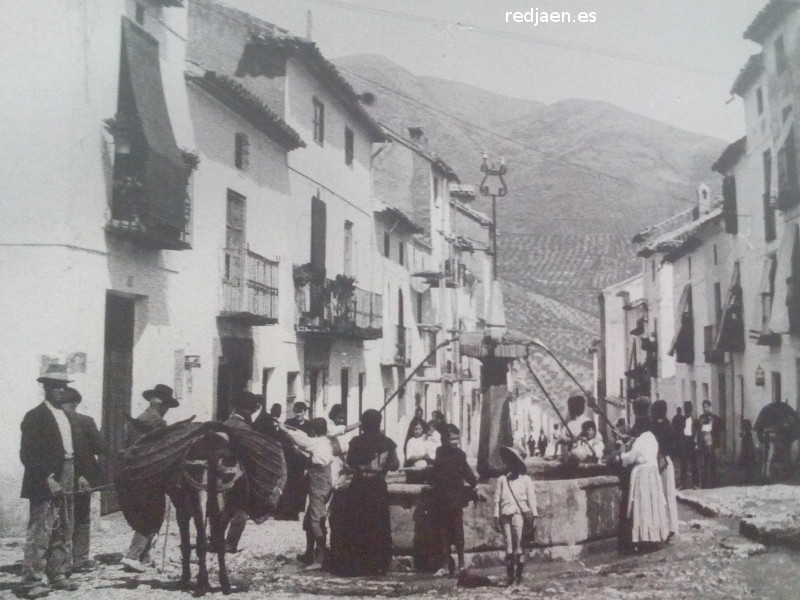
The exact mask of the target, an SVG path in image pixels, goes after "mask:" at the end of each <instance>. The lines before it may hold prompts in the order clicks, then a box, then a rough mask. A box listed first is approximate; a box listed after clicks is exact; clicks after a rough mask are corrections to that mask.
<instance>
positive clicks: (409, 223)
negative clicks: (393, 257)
mask: <svg viewBox="0 0 800 600" xmlns="http://www.w3.org/2000/svg"><path fill="white" fill-rule="evenodd" d="M375 212H376V214H385V215H387V216H389V217H392V218H395V219H397V220H398V221H399V222H400V223H402V224H403V225H404V226H405V227H406V228H407V229H409V230H410V231H411V233H413V234H419V233H423V232H424V231H425V228H424V227H421V226H420V225H418V224H417V223H415V222H414V221H413V220H412V219H411V218H410V217H409V216H408V215H406V214H405V213H404V212H403V211H402V210H400V209H399V208H395V207H393V206H387V205H383V206H380V207H378V210H376V211H375Z"/></svg>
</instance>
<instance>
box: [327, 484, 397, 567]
mask: <svg viewBox="0 0 800 600" xmlns="http://www.w3.org/2000/svg"><path fill="white" fill-rule="evenodd" d="M330 527H331V542H330V560H329V564H328V568H329V569H330V570H331V571H332V572H333V573H336V574H337V575H348V576H352V575H377V574H379V573H385V572H386V571H387V570H388V569H389V565H390V564H391V561H392V531H391V525H390V522H389V492H388V491H387V488H386V481H385V480H384V479H383V477H380V476H372V477H358V476H357V477H354V478H353V481H352V482H351V483H350V486H349V487H347V488H343V489H338V490H336V491H335V492H334V494H333V497H332V498H331V505H330Z"/></svg>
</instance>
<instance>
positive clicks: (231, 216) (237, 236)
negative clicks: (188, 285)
mask: <svg viewBox="0 0 800 600" xmlns="http://www.w3.org/2000/svg"><path fill="white" fill-rule="evenodd" d="M245 211H246V199H245V197H244V196H242V195H241V194H237V193H236V192H234V191H233V190H228V198H227V208H226V211H225V280H226V281H230V280H232V279H234V278H236V277H237V276H238V275H240V272H241V266H242V256H241V253H240V252H238V250H241V249H242V248H244V247H245V245H246V241H245V218H246V215H245Z"/></svg>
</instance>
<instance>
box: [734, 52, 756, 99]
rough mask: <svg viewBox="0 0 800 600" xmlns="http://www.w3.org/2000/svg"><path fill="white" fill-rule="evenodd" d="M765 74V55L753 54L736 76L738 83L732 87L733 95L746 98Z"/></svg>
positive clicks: (735, 82)
mask: <svg viewBox="0 0 800 600" xmlns="http://www.w3.org/2000/svg"><path fill="white" fill-rule="evenodd" d="M763 72H764V54H763V53H759V54H753V55H752V56H751V57H750V58H748V59H747V62H746V63H745V65H744V67H742V70H741V71H739V74H738V75H737V76H736V81H734V82H733V86H731V94H733V95H736V96H739V97H744V95H745V94H746V93H747V90H749V89H750V87H751V86H752V85H753V83H755V81H756V80H757V79H758V77H759V76H760V75H761V73H763Z"/></svg>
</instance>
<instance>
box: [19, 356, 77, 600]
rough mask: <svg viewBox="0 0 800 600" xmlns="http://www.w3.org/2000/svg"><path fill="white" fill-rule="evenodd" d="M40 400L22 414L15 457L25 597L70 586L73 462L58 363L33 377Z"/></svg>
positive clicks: (62, 370) (65, 381)
mask: <svg viewBox="0 0 800 600" xmlns="http://www.w3.org/2000/svg"><path fill="white" fill-rule="evenodd" d="M37 381H38V382H39V383H41V384H42V386H43V387H44V402H42V403H41V404H39V406H37V407H36V408H33V409H32V410H30V411H28V412H27V413H26V414H25V417H24V418H23V419H22V426H21V429H22V439H21V443H20V452H19V455H20V460H21V461H22V464H23V466H24V467H25V473H24V475H23V478H22V494H21V496H22V497H23V498H27V499H28V500H29V502H30V518H29V520H28V530H27V535H26V538H25V554H24V561H23V589H22V595H23V597H25V598H41V597H43V596H46V595H47V594H49V593H50V591H52V590H56V589H59V590H70V591H71V590H75V589H77V587H78V586H77V585H76V584H75V583H73V582H70V581H69V580H68V579H67V578H66V575H67V573H68V571H69V569H70V567H71V563H72V530H73V517H74V513H73V510H74V509H73V502H72V498H73V496H72V495H71V493H67V494H65V492H72V491H73V488H74V483H75V464H74V452H73V445H72V426H71V425H70V421H69V419H68V418H67V415H66V414H65V413H64V411H63V410H61V404H62V401H63V398H64V388H65V387H66V385H67V384H68V383H71V380H70V379H68V378H67V370H66V367H65V366H62V365H50V366H48V368H47V370H46V371H45V373H44V374H43V375H42V376H41V377H39V378H38V379H37Z"/></svg>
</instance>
